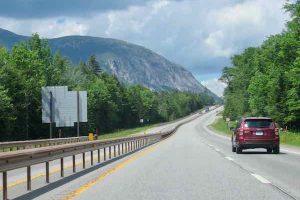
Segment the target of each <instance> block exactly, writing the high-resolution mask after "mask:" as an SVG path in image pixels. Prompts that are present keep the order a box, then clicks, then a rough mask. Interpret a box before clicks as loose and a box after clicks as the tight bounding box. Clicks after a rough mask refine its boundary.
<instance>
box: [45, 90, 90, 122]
mask: <svg viewBox="0 0 300 200" xmlns="http://www.w3.org/2000/svg"><path fill="white" fill-rule="evenodd" d="M50 93H52V122H53V123H54V122H55V123H56V126H57V127H70V126H74V123H75V122H77V116H78V110H77V91H68V87H67V86H50V87H43V88H42V122H43V123H50V121H51V120H50V113H51V112H50ZM78 93H79V96H78V97H79V98H78V100H79V101H78V105H79V106H78V108H79V122H87V92H86V91H80V92H78Z"/></svg>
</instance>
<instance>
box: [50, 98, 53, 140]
mask: <svg viewBox="0 0 300 200" xmlns="http://www.w3.org/2000/svg"><path fill="white" fill-rule="evenodd" d="M52 101H53V95H52V92H50V139H52V123H53V121H52V119H53V116H52Z"/></svg>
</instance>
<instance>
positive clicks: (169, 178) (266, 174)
mask: <svg viewBox="0 0 300 200" xmlns="http://www.w3.org/2000/svg"><path fill="white" fill-rule="evenodd" d="M220 109H221V108H218V109H217V110H215V111H212V112H210V113H208V114H205V115H203V116H200V117H199V118H197V119H196V120H194V121H192V122H190V123H188V124H186V125H183V126H182V127H181V128H179V129H178V131H177V133H176V134H174V135H173V136H172V137H169V138H168V139H166V140H164V141H162V142H159V143H157V144H154V145H151V146H149V147H146V148H144V149H142V150H140V151H137V152H135V153H133V154H131V155H129V156H126V157H123V158H120V159H117V160H115V161H114V162H107V163H106V164H105V163H103V164H101V165H97V166H94V167H91V168H89V169H87V170H82V171H80V172H79V173H76V174H72V173H71V170H70V172H69V174H68V172H66V176H67V177H66V178H63V179H59V178H55V174H54V175H53V176H52V177H51V178H52V180H53V181H52V183H51V184H48V185H43V184H44V182H43V180H40V179H36V180H34V181H33V189H34V190H33V191H32V192H26V193H24V191H22V192H23V193H22V192H21V189H20V188H21V185H19V186H16V187H14V188H12V189H11V191H10V190H9V193H12V194H10V196H13V197H18V198H17V199H87V200H92V199H111V200H115V199H116V200H118V199H122V200H123V199H130V200H135V199H136V200H140V199H149V200H150V199H151V200H152V199H162V200H165V199H172V200H173V199H180V200H181V199H189V200H190V199H197V200H198V199H205V200H209V199H214V200H215V199H229V200H232V199H243V200H244V199H251V200H252V199H275V200H277V199H300V153H299V151H298V150H291V149H287V148H286V149H284V150H283V151H282V153H281V154H278V155H275V154H267V153H266V150H265V149H257V150H247V151H245V152H244V153H243V154H235V153H232V152H231V144H230V140H229V138H228V137H225V136H220V135H217V134H215V133H214V132H213V131H211V130H209V129H208V128H207V125H208V124H210V123H211V122H212V121H214V119H215V118H216V113H217V112H218V111H220ZM23 187H24V188H25V186H24V185H23ZM18 188H19V189H18ZM24 188H23V190H24Z"/></svg>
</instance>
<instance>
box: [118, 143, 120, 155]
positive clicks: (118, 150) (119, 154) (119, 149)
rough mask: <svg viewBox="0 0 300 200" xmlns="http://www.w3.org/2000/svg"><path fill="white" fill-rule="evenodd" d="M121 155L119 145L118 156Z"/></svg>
mask: <svg viewBox="0 0 300 200" xmlns="http://www.w3.org/2000/svg"><path fill="white" fill-rule="evenodd" d="M119 155H120V144H118V156H119Z"/></svg>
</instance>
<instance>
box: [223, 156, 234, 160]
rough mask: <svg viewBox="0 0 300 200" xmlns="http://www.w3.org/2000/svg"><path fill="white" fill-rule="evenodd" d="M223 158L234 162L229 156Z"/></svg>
mask: <svg viewBox="0 0 300 200" xmlns="http://www.w3.org/2000/svg"><path fill="white" fill-rule="evenodd" d="M225 158H226V159H227V160H230V161H234V160H233V158H231V157H230V156H226V157H225Z"/></svg>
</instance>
